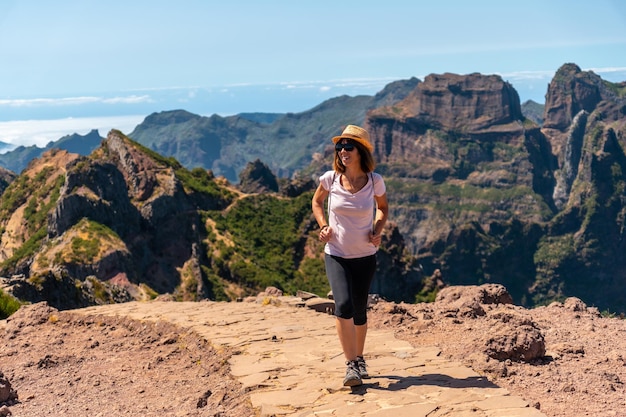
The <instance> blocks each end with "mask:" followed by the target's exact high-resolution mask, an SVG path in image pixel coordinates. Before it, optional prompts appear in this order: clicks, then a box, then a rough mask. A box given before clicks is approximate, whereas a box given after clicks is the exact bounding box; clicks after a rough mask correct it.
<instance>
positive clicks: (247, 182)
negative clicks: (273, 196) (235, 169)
mask: <svg viewBox="0 0 626 417" xmlns="http://www.w3.org/2000/svg"><path fill="white" fill-rule="evenodd" d="M239 189H240V190H241V191H243V192H244V193H249V194H250V193H263V192H278V180H277V179H276V176H275V175H274V174H273V173H272V171H271V170H270V169H269V167H268V166H267V165H265V164H264V163H263V162H261V160H260V159H257V160H255V161H254V162H250V163H249V164H248V165H247V166H246V167H245V168H244V170H243V171H241V174H239Z"/></svg>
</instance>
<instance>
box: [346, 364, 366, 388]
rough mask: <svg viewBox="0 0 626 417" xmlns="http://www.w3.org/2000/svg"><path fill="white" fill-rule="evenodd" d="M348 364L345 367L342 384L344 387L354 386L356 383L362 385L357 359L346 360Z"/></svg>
mask: <svg viewBox="0 0 626 417" xmlns="http://www.w3.org/2000/svg"><path fill="white" fill-rule="evenodd" d="M346 365H347V366H348V367H347V368H346V377H345V378H344V379H343V385H344V386H345V387H355V386H357V385H362V384H363V381H362V380H361V374H360V373H359V364H358V363H357V361H348V362H346Z"/></svg>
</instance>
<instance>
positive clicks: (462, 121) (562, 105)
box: [0, 63, 626, 312]
mask: <svg viewBox="0 0 626 417" xmlns="http://www.w3.org/2000/svg"><path fill="white" fill-rule="evenodd" d="M625 109H626V83H624V82H622V83H611V82H607V81H606V80H603V79H602V78H601V77H599V76H598V75H597V74H594V73H593V72H591V71H582V70H581V69H580V68H579V67H578V66H577V65H575V64H572V63H568V64H564V65H563V66H562V67H561V68H559V69H558V71H557V72H556V74H555V76H554V78H553V79H552V81H551V82H550V84H549V86H548V89H547V93H546V103H545V106H544V107H543V110H542V111H541V107H538V106H537V105H536V103H532V102H527V103H524V104H521V103H520V99H519V95H518V93H517V91H516V90H515V89H514V88H513V87H512V86H511V85H510V84H509V83H507V82H505V81H503V80H502V78H501V77H500V76H497V75H482V74H470V75H457V74H450V73H445V74H431V75H429V76H427V77H426V78H425V79H424V80H423V81H422V80H417V79H410V80H404V81H398V82H395V83H391V84H389V85H387V86H386V87H385V88H384V89H383V90H382V91H381V92H379V93H378V94H376V95H375V96H357V97H347V96H343V97H337V98H334V99H331V100H327V101H325V102H323V103H321V104H320V105H319V106H316V107H315V108H313V109H311V110H309V111H306V112H302V113H297V114H292V113H287V114H284V115H279V114H242V115H237V116H231V117H220V116H215V115H214V116H210V117H202V116H198V115H195V114H192V113H189V112H187V111H184V110H175V111H167V112H160V113H154V114H152V115H150V116H148V117H147V118H146V119H145V120H144V121H143V122H142V123H141V124H139V125H138V126H137V127H136V128H135V130H134V131H133V132H131V133H130V134H129V135H128V136H129V137H125V136H124V135H122V134H121V133H120V132H116V131H111V132H109V134H108V135H107V139H106V140H105V141H103V142H101V143H100V144H99V145H98V146H96V147H95V148H94V149H93V151H91V153H89V155H88V156H79V155H77V154H70V153H67V152H64V151H55V150H54V149H50V150H49V151H47V152H46V153H45V154H44V155H42V156H41V158H38V159H36V160H34V161H33V162H31V163H30V165H29V167H28V168H27V169H26V170H25V171H23V172H21V173H20V175H19V176H17V177H16V178H15V179H11V177H10V176H7V175H5V178H7V180H6V183H8V184H9V185H8V187H7V188H6V190H5V191H4V193H3V194H2V196H1V197H0V230H2V235H1V240H0V260H1V263H0V273H1V274H3V275H5V276H16V278H11V279H10V280H9V281H8V282H6V283H5V284H4V285H5V287H6V288H9V287H10V288H15V293H19V291H22V292H21V294H24V295H23V296H24V297H26V296H28V297H29V298H28V299H31V300H34V299H36V297H43V295H42V294H44V295H45V294H50V293H51V291H52V290H53V289H55V288H57V289H58V286H63V288H64V289H65V290H67V291H73V293H72V294H74V293H75V292H80V294H78V295H76V294H75V295H76V297H79V296H80V297H83V298H81V300H82V301H81V302H84V303H88V302H94V301H93V297H94V294H95V293H96V292H97V291H96V290H98V289H99V288H101V287H100V286H101V285H104V286H105V287H106V289H107V291H109V292H107V293H106V294H108V295H107V296H106V297H108V298H107V299H108V300H120V299H128V298H135V299H138V298H141V297H147V296H149V294H153V295H154V294H155V293H157V294H159V293H164V292H170V293H173V294H175V297H176V298H177V299H199V298H211V299H217V298H219V299H227V298H228V299H234V298H237V297H238V296H240V295H242V294H245V293H246V292H249V291H256V290H258V289H260V288H263V287H264V286H266V285H275V286H278V287H281V288H283V289H286V290H288V291H293V290H294V289H305V290H306V289H315V291H322V290H324V285H325V279H324V274H323V263H322V261H321V260H322V258H321V253H322V252H321V247H320V246H319V241H318V240H317V239H315V237H316V233H317V226H316V224H315V222H314V220H313V219H312V217H311V213H310V198H311V194H312V189H313V188H314V186H315V180H316V179H317V177H318V176H319V175H320V174H321V173H322V172H324V170H326V169H328V168H329V167H330V163H331V161H332V156H333V154H334V149H333V147H332V146H331V142H330V138H331V137H332V136H334V135H336V134H337V133H339V132H341V130H342V128H343V126H344V125H345V124H348V123H357V124H362V125H363V126H365V127H366V128H367V129H368V130H369V132H370V134H371V138H372V142H373V145H374V149H375V151H374V153H375V157H376V160H377V162H378V165H377V167H376V170H377V172H379V173H381V174H382V175H383V177H384V178H385V182H386V184H387V193H388V198H389V203H390V204H389V206H390V221H389V225H388V227H387V228H386V229H385V237H384V243H383V245H381V249H380V251H379V260H380V265H379V268H378V270H377V279H376V280H375V285H374V291H375V292H378V293H380V294H382V295H383V296H385V297H386V298H388V299H393V300H402V301H409V302H413V301H418V300H428V299H432V297H433V294H434V293H436V291H437V288H439V286H438V284H437V283H440V282H441V281H443V282H444V283H446V284H481V283H488V282H493V283H500V284H503V285H504V286H505V287H506V288H507V289H508V290H509V291H510V293H511V295H512V296H513V297H514V300H515V303H517V304H521V305H524V306H534V305H540V304H546V303H549V302H551V301H554V300H563V299H564V298H565V297H569V296H575V297H579V298H581V299H582V300H583V301H585V303H587V304H588V305H594V306H597V307H599V308H601V309H603V310H608V311H618V312H626V285H625V284H626V257H624V256H623V254H624V253H625V252H626V226H625V224H626V222H625V220H624V219H625V218H626V152H625V149H626V110H625ZM90 135H91V136H90V138H91V139H90V140H89V141H85V143H88V142H89V143H92V144H93V143H94V142H96V141H100V139H101V138H99V137H98V135H97V134H96V133H95V132H92V134H90ZM69 138H70V137H67V138H66V141H65V142H66V143H67V144H68V146H69V143H71V142H72V141H71V140H70V139H69ZM74 139H76V140H79V141H80V139H81V138H74ZM83 151H85V152H86V149H84V150H83ZM186 167H188V168H186ZM272 175H274V176H275V177H276V178H272ZM19 277H22V278H19ZM105 284H106V285H105ZM119 287H121V288H123V289H124V291H121V290H120V291H121V292H116V291H118V290H119ZM18 289H19V291H18ZM312 292H314V291H312ZM57 293H59V292H58V291H57V292H56V293H55V294H57ZM61 293H63V294H65V293H64V292H61ZM81 294H82V295H81ZM85 294H87V295H85ZM100 294H101V295H102V294H103V293H102V292H101V293H100ZM90 297H91V298H90ZM72 300H73V299H72ZM72 300H67V301H68V303H69V302H70V301H72ZM90 300H91V301H90Z"/></svg>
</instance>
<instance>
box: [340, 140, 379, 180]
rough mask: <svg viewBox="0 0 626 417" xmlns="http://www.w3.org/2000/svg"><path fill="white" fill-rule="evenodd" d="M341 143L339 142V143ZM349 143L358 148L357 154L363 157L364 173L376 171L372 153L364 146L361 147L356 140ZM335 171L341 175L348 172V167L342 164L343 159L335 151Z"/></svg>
mask: <svg viewBox="0 0 626 417" xmlns="http://www.w3.org/2000/svg"><path fill="white" fill-rule="evenodd" d="M339 142H341V141H338V142H337V143H339ZM348 143H350V144H352V145H354V146H355V147H356V150H357V152H359V155H360V156H361V169H362V170H363V172H365V173H368V172H372V171H374V168H376V162H375V161H374V157H373V156H372V154H371V152H370V151H368V150H367V149H366V148H365V147H364V146H363V145H361V144H360V143H359V142H357V141H356V140H350V139H348ZM333 169H334V170H335V171H337V172H339V173H341V174H343V173H344V172H346V167H345V166H344V164H343V162H341V158H339V152H337V151H336V150H335V160H334V161H333Z"/></svg>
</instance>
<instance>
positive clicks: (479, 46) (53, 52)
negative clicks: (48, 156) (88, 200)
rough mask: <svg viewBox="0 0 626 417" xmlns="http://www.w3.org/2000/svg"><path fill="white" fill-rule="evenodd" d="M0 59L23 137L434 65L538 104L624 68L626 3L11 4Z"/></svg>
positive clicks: (290, 106)
mask: <svg viewBox="0 0 626 417" xmlns="http://www.w3.org/2000/svg"><path fill="white" fill-rule="evenodd" d="M0 57H2V65H0V141H4V142H8V143H13V144H32V143H37V144H40V145H42V144H45V142H46V141H48V140H56V139H58V138H59V137H61V136H62V135H63V134H70V133H74V131H76V132H77V133H81V134H84V133H87V131H88V130H90V129H88V127H85V126H91V125H89V124H88V123H93V128H98V129H103V130H101V132H100V133H101V134H102V135H106V132H107V131H108V129H110V128H113V127H115V128H118V129H121V130H123V131H126V132H129V131H130V130H132V128H133V127H134V126H135V125H136V124H138V123H140V122H141V120H143V117H145V116H146V115H148V114H150V113H152V112H155V111H164V110H173V109H186V110H189V111H191V112H193V113H197V114H205V115H210V114H214V113H217V114H222V115H227V114H234V113H239V112H247V111H259V112H300V111H304V110H307V109H310V108H312V107H314V106H315V105H317V104H319V103H320V102H322V101H323V100H325V99H328V98H331V97H336V96H339V95H342V94H348V95H357V94H375V93H376V92H378V91H380V89H382V88H383V87H384V85H386V84H387V83H389V82H391V81H395V80H399V79H407V78H410V77H418V78H420V79H423V78H424V77H425V76H426V75H428V74H431V73H444V72H452V73H457V74H468V73H473V72H480V73H483V74H499V75H501V76H502V77H503V78H504V79H505V80H507V81H509V82H510V83H511V84H513V86H514V87H515V88H516V89H517V90H518V92H519V93H520V97H521V99H522V101H525V100H527V99H533V100H535V101H538V102H543V99H544V96H545V92H546V87H547V85H548V83H549V81H550V79H551V78H552V76H553V75H554V72H555V71H556V70H557V69H558V68H559V67H560V66H561V65H563V64H564V63H568V62H573V63H576V64H578V65H579V66H580V67H581V68H582V69H583V70H593V71H595V72H596V73H598V74H599V75H600V76H602V77H603V78H604V79H606V80H609V81H614V82H616V81H624V80H626V2H624V1H621V0H594V1H593V2H591V1H588V0H586V1H579V0H568V1H565V0H550V1H547V0H527V1H523V2H508V1H502V0H501V1H487V0H485V1H480V0H475V1H472V2H470V1H465V0H458V1H452V0H438V1H428V2H426V1H418V0H406V1H400V0H387V1H384V2H380V1H369V0H360V1H341V0H333V1H326V0H318V1H309V2H303V1H296V0H290V1H282V0H281V1H269V0H268V1H252V0H250V1H245V0H230V1H228V2H226V1H220V2H217V1H210V0H205V1H200V0H197V1H194V0H178V1H171V0H168V1H161V0H150V1H143V0H135V1H133V0H124V1H118V0H108V1H95V0H80V1H79V0H56V1H47V0H40V1H36V0H2V1H1V2H0ZM50 120H55V122H54V123H52V122H49V123H46V122H45V121H50ZM25 121H29V123H26V122H25ZM35 121H37V122H35ZM86 123H87V124H86ZM53 125H54V126H53ZM42 131H43V132H44V133H42ZM55 135H59V136H55Z"/></svg>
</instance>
